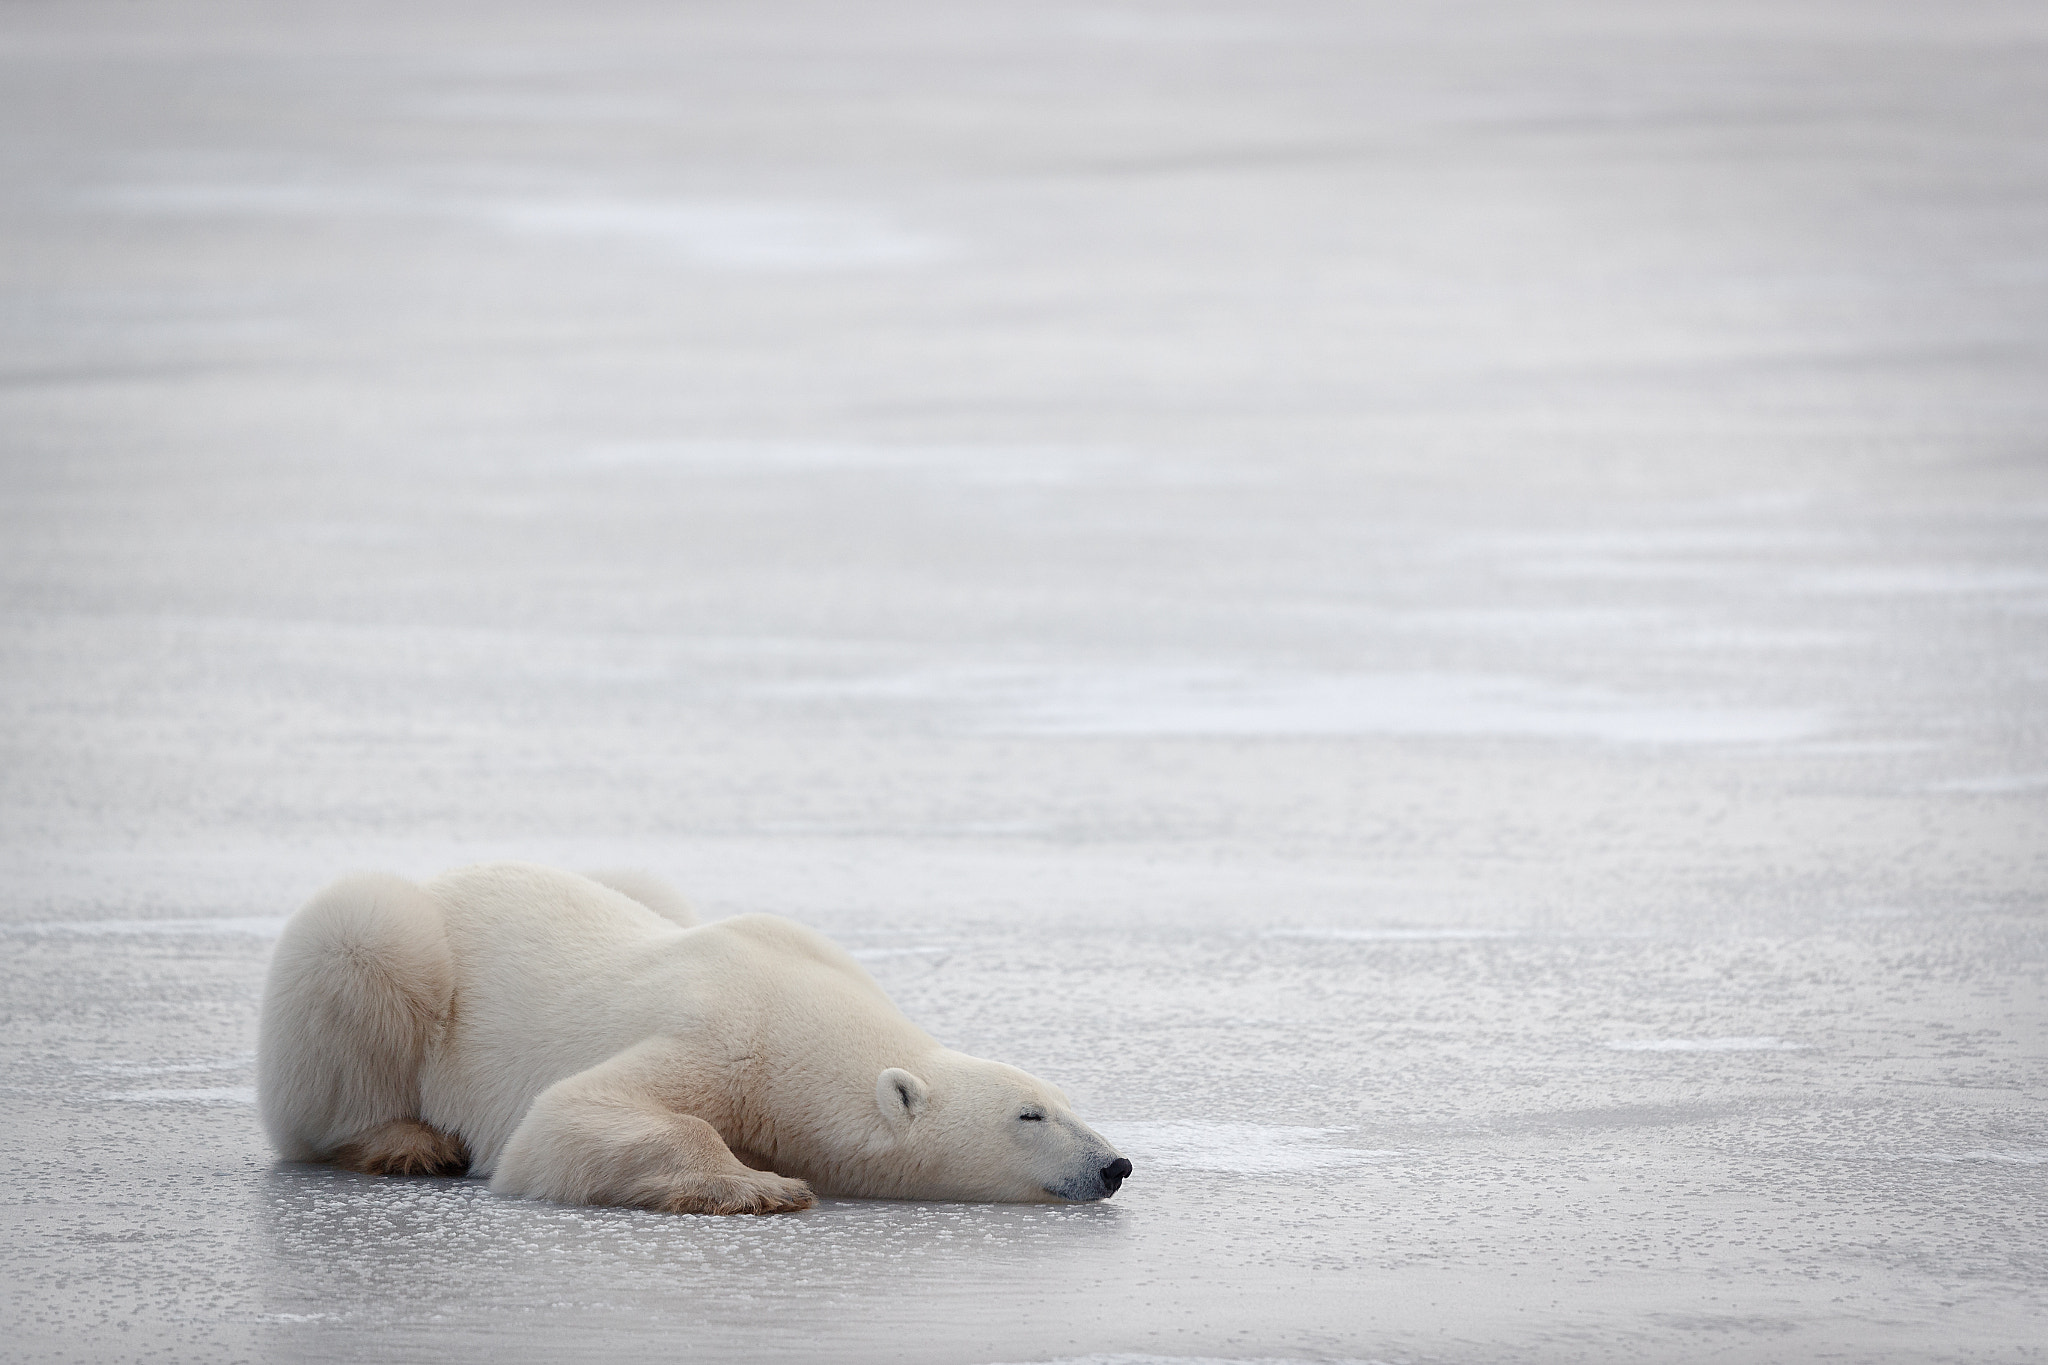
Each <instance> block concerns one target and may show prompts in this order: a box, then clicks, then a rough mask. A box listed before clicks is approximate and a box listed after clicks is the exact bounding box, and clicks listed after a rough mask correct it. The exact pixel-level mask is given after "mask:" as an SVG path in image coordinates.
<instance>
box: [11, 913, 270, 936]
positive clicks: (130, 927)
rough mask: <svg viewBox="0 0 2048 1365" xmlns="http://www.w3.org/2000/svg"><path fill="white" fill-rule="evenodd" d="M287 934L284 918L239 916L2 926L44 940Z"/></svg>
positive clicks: (106, 920) (84, 920) (100, 920)
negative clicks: (51, 937) (60, 937)
mask: <svg viewBox="0 0 2048 1365" xmlns="http://www.w3.org/2000/svg"><path fill="white" fill-rule="evenodd" d="M283 932H284V916H282V915H239V916H224V917H221V918H218V919H77V920H41V921H38V922H36V923H32V924H9V925H5V926H0V933H5V934H19V935H23V936H31V935H32V936H36V937H42V936H46V935H64V934H75V935H79V936H82V937H87V938H92V937H100V936H106V937H120V936H130V935H132V936H137V937H148V936H161V937H175V936H188V937H201V938H203V937H229V936H236V935H247V936H249V937H251V938H276V937H277V936H278V935H279V934H281V933H283Z"/></svg>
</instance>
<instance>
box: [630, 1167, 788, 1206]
mask: <svg viewBox="0 0 2048 1365" xmlns="http://www.w3.org/2000/svg"><path fill="white" fill-rule="evenodd" d="M817 1202H818V1197H817V1196H816V1195H814V1194H812V1193H811V1187H810V1186H809V1185H806V1184H805V1183H804V1182H803V1181H801V1180H791V1179H789V1178H787V1177H786V1176H779V1175H775V1174H773V1173H771V1172H768V1171H761V1172H759V1173H753V1172H749V1173H748V1174H747V1175H745V1176H728V1177H717V1178H714V1179H711V1180H707V1181H706V1182H704V1184H702V1185H700V1186H696V1187H694V1188H691V1189H687V1190H677V1191H675V1192H673V1193H671V1194H670V1195H669V1196H668V1197H667V1198H665V1199H663V1200H662V1201H661V1202H660V1203H659V1204H657V1205H655V1207H656V1208H657V1209H659V1210H660V1211H661V1212H662V1213H796V1212H798V1211H799V1210H802V1209H808V1208H812V1207H814V1206H815V1205H816V1204H817Z"/></svg>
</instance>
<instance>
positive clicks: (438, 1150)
mask: <svg viewBox="0 0 2048 1365" xmlns="http://www.w3.org/2000/svg"><path fill="white" fill-rule="evenodd" d="M329 1159H330V1160H331V1161H333V1162H334V1164H335V1165H337V1166H339V1167H341V1168H342V1169H343V1170H349V1171H361V1172H362V1173H363V1174H364V1175H461V1174H462V1173H463V1172H464V1171H467V1170H468V1169H469V1148H467V1147H465V1146H463V1145H462V1139H461V1138H459V1137H457V1136H455V1134H453V1133H444V1132H442V1131H441V1130H440V1129H439V1128H432V1127H429V1126H428V1125H426V1124H424V1123H421V1122H420V1121H419V1120H418V1119H393V1120H391V1122H389V1123H381V1124H378V1125H377V1126H376V1127H375V1128H371V1129H368V1130H367V1131H364V1132H361V1133H357V1134H356V1135H355V1136H354V1137H352V1138H350V1139H349V1140H348V1141H346V1142H344V1143H342V1144H341V1145H340V1146H339V1147H336V1148H335V1149H334V1152H333V1155H332V1156H331V1157H330V1158H329Z"/></svg>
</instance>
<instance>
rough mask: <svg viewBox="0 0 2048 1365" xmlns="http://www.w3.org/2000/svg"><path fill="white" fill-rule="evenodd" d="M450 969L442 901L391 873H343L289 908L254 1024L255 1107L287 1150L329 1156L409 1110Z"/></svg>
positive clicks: (292, 1157) (314, 1157)
mask: <svg viewBox="0 0 2048 1365" xmlns="http://www.w3.org/2000/svg"><path fill="white" fill-rule="evenodd" d="M454 973H455V967H454V960H453V958H452V957H451V955H450V953H449V950H448V932H447V927H446V924H445V922H444V920H443V918H442V915H441V908H440V906H439V905H438V904H437V903H436V902H435V900H434V898H433V897H432V896H429V895H428V894H427V893H426V892H425V891H423V890H421V889H420V888H419V887H417V886H414V885H413V884H412V883H411V882H407V881H401V880H400V879H399V878H397V877H390V876H384V875H381V874H376V873H366V874H359V875H357V876H353V877H348V878H345V879H344V880H342V881H339V882H336V883H335V884H334V885H333V886H330V887H329V888H327V889H326V890H325V891H323V892H321V893H320V894H319V895H317V896H315V897H314V898H313V899H312V900H311V901H309V902H308V903H307V904H306V906H305V908H304V909H302V910H300V911H299V912H298V913H297V914H296V915H293V916H292V918H291V920H290V922H289V923H287V924H286V925H285V928H284V934H283V936H282V937H280V938H279V939H278V944H277V951H276V952H275V953H274V954H272V956H271V961H270V973H269V976H268V978H267V980H266V981H265V983H264V987H263V1013H262V1018H261V1020H260V1022H259V1024H258V1026H257V1032H256V1101H257V1106H258V1109H259V1111H260V1112H261V1114H262V1118H263V1126H264V1127H265V1129H267V1130H268V1132H269V1134H270V1140H271V1142H272V1143H273V1144H275V1145H276V1147H277V1150H278V1152H279V1153H280V1154H281V1155H282V1156H283V1157H284V1159H285V1160H287V1161H330V1160H333V1159H334V1158H335V1155H336V1152H337V1150H338V1149H339V1148H340V1147H341V1146H342V1144H343V1143H348V1142H355V1141H359V1140H360V1139H361V1138H362V1137H363V1136H364V1135H366V1134H369V1133H373V1132H377V1131H380V1130H381V1129H382V1128H384V1127H385V1126H387V1125H389V1124H391V1123H392V1122H394V1121H396V1120H400V1119H416V1118H418V1117H419V1114H420V1087H419V1073H420V1066H421V1063H422V1061H423V1060H424V1059H425V1057H426V1055H427V1052H428V1049H429V1048H430V1047H431V1046H432V1045H433V1043H434V1042H435V1040H436V1039H437V1038H438V1037H439V1036H440V1033H441V1030H442V1027H443V1025H444V1021H445V1020H446V1018H447V1014H448V1009H449V1005H450V1002H451V1000H452V999H453V996H454V990H455V976H454Z"/></svg>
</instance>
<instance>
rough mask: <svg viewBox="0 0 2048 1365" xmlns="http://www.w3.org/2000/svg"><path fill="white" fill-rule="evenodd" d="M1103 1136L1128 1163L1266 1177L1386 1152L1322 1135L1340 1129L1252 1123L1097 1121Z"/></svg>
mask: <svg viewBox="0 0 2048 1365" xmlns="http://www.w3.org/2000/svg"><path fill="white" fill-rule="evenodd" d="M1098 1127H1100V1128H1101V1131H1102V1134H1103V1136H1104V1137H1107V1138H1108V1139H1109V1140H1110V1141H1111V1142H1113V1143H1115V1144H1116V1146H1117V1149H1118V1150H1119V1151H1121V1152H1122V1153H1123V1154H1124V1155H1125V1156H1128V1157H1129V1158H1131V1161H1132V1162H1133V1164H1142V1163H1145V1162H1157V1163H1158V1164H1160V1165H1161V1166H1166V1167H1171V1168H1176V1169H1180V1170H1195V1171H1236V1172H1239V1173H1241V1174H1244V1175H1270V1174H1272V1173H1274V1172H1276V1171H1315V1170H1327V1169H1330V1168H1332V1167H1338V1166H1353V1165H1357V1164H1358V1163H1359V1162H1361V1161H1364V1160H1367V1159H1369V1158H1372V1157H1383V1156H1391V1155H1394V1153H1392V1152H1385V1151H1368V1150H1365V1149H1363V1148H1358V1147H1338V1146H1334V1145H1332V1144H1330V1143H1329V1142H1328V1141H1326V1139H1328V1138H1329V1137H1331V1136H1332V1135H1333V1134H1337V1133H1341V1132H1343V1131H1344V1130H1343V1129H1341V1128H1305V1127H1287V1126H1277V1125H1266V1124H1257V1123H1196V1122H1192V1121H1181V1120H1175V1121H1167V1122H1159V1123H1119V1124H1113V1125H1098Z"/></svg>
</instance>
